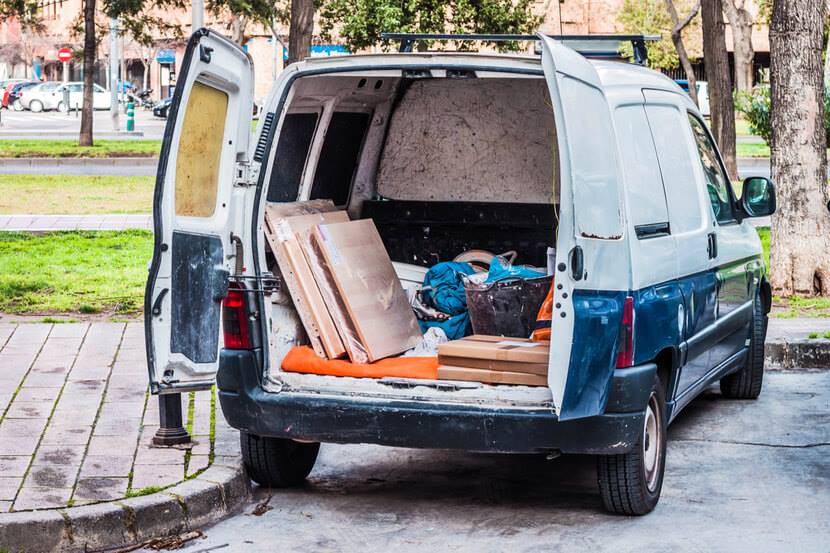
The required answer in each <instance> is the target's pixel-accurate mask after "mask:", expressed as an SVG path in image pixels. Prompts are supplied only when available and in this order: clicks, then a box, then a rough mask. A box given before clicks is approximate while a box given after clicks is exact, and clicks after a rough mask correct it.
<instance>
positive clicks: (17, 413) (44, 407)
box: [6, 400, 54, 419]
mask: <svg viewBox="0 0 830 553" xmlns="http://www.w3.org/2000/svg"><path fill="white" fill-rule="evenodd" d="M52 407H54V402H52V401H17V400H15V401H14V402H12V405H11V407H10V408H9V410H8V411H7V412H6V418H9V419H46V418H49V415H50V414H51V413H52Z"/></svg>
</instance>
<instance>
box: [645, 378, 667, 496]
mask: <svg viewBox="0 0 830 553" xmlns="http://www.w3.org/2000/svg"><path fill="white" fill-rule="evenodd" d="M658 413H659V407H658V406H657V396H656V395H655V394H652V395H651V397H650V398H649V401H648V407H646V416H645V423H644V424H643V440H642V443H643V468H644V470H645V477H646V485H647V486H648V489H649V491H652V492H653V491H654V490H655V489H656V488H657V480H658V478H659V475H660V451H659V449H660V444H661V442H662V439H661V438H662V436H661V434H662V432H663V428H662V426H663V425H662V423H661V421H660V418H659V415H658Z"/></svg>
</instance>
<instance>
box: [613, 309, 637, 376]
mask: <svg viewBox="0 0 830 553" xmlns="http://www.w3.org/2000/svg"><path fill="white" fill-rule="evenodd" d="M619 342H620V349H619V351H618V352H617V368H618V369H622V368H625V367H630V366H632V365H633V364H634V298H632V297H631V296H628V297H627V298H625V303H624V304H623V314H622V321H621V322H620V340H619Z"/></svg>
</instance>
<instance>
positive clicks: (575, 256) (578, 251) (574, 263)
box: [568, 246, 585, 280]
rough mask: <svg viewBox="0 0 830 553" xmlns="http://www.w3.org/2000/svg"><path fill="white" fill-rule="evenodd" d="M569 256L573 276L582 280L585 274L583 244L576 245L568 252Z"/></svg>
mask: <svg viewBox="0 0 830 553" xmlns="http://www.w3.org/2000/svg"><path fill="white" fill-rule="evenodd" d="M568 258H569V259H568V261H569V262H570V264H571V278H573V279H574V280H582V277H583V275H584V274H585V257H584V256H583V254H582V246H574V247H573V248H572V249H571V251H570V253H569V254H568Z"/></svg>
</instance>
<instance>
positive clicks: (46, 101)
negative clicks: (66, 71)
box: [21, 81, 110, 113]
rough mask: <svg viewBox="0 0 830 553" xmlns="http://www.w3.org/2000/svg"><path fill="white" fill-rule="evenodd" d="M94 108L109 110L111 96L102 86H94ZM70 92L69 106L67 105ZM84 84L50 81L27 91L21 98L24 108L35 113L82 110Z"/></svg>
mask: <svg viewBox="0 0 830 553" xmlns="http://www.w3.org/2000/svg"><path fill="white" fill-rule="evenodd" d="M92 86H93V93H92V107H93V108H94V109H109V107H110V95H109V93H108V92H107V91H106V89H104V88H103V87H102V86H100V85H97V84H93V85H92ZM66 91H68V92H69V96H68V99H69V106H67V104H66V100H67V95H66V94H65V92H66ZM83 91H84V83H82V82H70V83H65V84H64V83H59V82H56V81H49V82H45V83H43V84H40V85H38V86H35V87H33V88H31V89H29V90H27V91H26V92H25V93H24V94H23V96H22V97H21V101H22V103H23V107H24V108H26V109H28V110H29V111H33V112H35V113H37V112H41V111H49V110H52V109H56V110H58V111H61V112H64V111H66V110H67V109H68V107H69V108H73V109H80V108H81V106H82V105H83V103H84V94H83Z"/></svg>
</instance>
